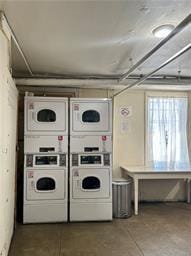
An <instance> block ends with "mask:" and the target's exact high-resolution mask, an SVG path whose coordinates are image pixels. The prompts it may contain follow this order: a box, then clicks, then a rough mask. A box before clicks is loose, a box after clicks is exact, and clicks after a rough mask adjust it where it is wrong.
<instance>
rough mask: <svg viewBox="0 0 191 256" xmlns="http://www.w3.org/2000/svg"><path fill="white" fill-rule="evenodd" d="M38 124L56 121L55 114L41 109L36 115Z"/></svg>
mask: <svg viewBox="0 0 191 256" xmlns="http://www.w3.org/2000/svg"><path fill="white" fill-rule="evenodd" d="M37 120H38V122H45V123H46V122H47V123H50V122H55V121H56V113H55V112H54V111H53V110H50V109H42V110H40V111H39V112H38V114H37Z"/></svg>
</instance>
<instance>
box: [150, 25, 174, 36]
mask: <svg viewBox="0 0 191 256" xmlns="http://www.w3.org/2000/svg"><path fill="white" fill-rule="evenodd" d="M173 29H174V25H172V24H166V25H162V26H159V27H157V28H155V29H154V30H153V35H154V36H155V37H158V38H165V37H166V36H168V35H169V34H170V32H171V31H172V30H173Z"/></svg>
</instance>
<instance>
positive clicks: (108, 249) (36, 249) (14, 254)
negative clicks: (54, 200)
mask: <svg viewBox="0 0 191 256" xmlns="http://www.w3.org/2000/svg"><path fill="white" fill-rule="evenodd" d="M45 255H46V256H141V255H142V256H143V255H144V256H191V205H188V204H186V203H155V204H154V203H152V204H151V203H150V204H141V205H140V215H139V216H133V217H131V218H129V219H118V220H114V221H113V222H102V223H100V222H99V223H96V222H94V223H68V224H67V223H65V224H37V225H18V227H17V230H16V232H15V235H14V238H13V242H12V246H11V249H10V254H9V256H45Z"/></svg>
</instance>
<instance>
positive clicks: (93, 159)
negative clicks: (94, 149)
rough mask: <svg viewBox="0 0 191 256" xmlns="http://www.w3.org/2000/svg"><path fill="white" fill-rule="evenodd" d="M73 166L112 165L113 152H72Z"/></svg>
mask: <svg viewBox="0 0 191 256" xmlns="http://www.w3.org/2000/svg"><path fill="white" fill-rule="evenodd" d="M71 164H72V166H83V167H86V166H110V164H111V154H110V153H108V154H72V157H71Z"/></svg>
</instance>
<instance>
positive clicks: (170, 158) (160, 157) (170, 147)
mask: <svg viewBox="0 0 191 256" xmlns="http://www.w3.org/2000/svg"><path fill="white" fill-rule="evenodd" d="M187 105H188V103H187V98H186V97H185V98H183V97H182V98H160V97H149V98H148V162H149V164H150V165H153V166H154V167H156V168H186V167H188V166H189V154H188V143H187Z"/></svg>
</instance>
